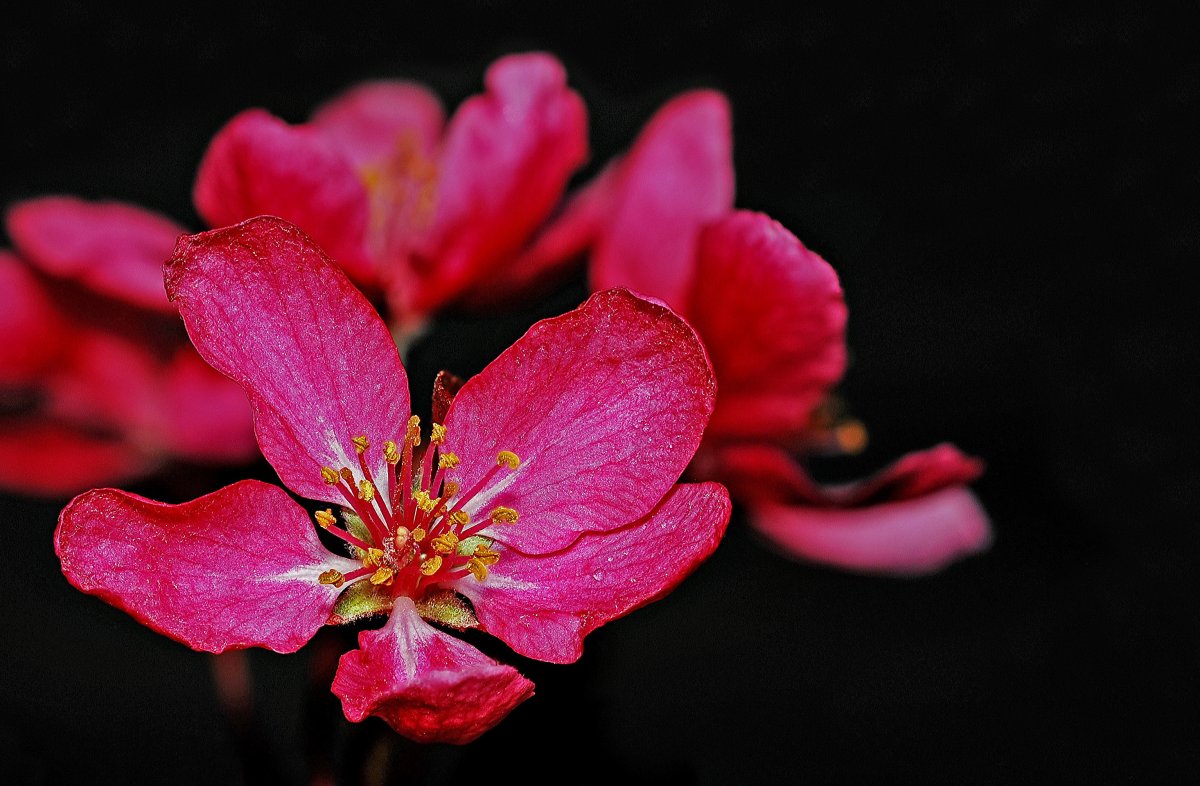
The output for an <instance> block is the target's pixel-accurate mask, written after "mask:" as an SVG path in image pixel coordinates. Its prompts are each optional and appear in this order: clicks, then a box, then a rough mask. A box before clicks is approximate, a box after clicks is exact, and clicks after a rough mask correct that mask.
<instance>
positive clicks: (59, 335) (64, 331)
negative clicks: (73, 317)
mask: <svg viewBox="0 0 1200 786" xmlns="http://www.w3.org/2000/svg"><path fill="white" fill-rule="evenodd" d="M164 300H165V299H164ZM69 339H70V333H69V332H68V328H67V324H66V321H65V320H64V319H63V317H62V315H61V314H59V312H58V309H56V308H55V307H54V304H53V303H52V302H51V300H50V297H49V296H48V294H47V293H46V291H45V289H44V288H43V287H42V284H41V282H39V281H38V280H37V278H36V277H35V276H34V275H33V274H32V273H31V272H30V271H29V269H28V268H27V267H26V266H25V265H24V264H22V263H21V260H19V259H18V258H17V257H16V256H14V255H13V254H9V253H7V252H4V251H0V385H29V384H34V383H36V382H37V380H38V379H39V378H40V377H41V375H42V373H43V372H44V371H46V370H47V369H48V368H49V367H50V366H51V365H52V364H53V363H54V361H55V360H56V359H57V358H58V356H59V354H60V352H61V351H62V349H63V347H64V346H65V345H66V344H67V342H68V340H69Z"/></svg>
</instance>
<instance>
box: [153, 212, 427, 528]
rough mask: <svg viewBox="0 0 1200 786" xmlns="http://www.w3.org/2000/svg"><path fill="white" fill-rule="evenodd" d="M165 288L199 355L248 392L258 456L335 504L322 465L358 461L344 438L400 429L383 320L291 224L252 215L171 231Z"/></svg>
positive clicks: (379, 471)
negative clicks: (188, 231) (194, 231)
mask: <svg viewBox="0 0 1200 786" xmlns="http://www.w3.org/2000/svg"><path fill="white" fill-rule="evenodd" d="M166 275H167V292H168V294H169V295H170V297H171V300H172V301H174V302H175V303H176V305H178V306H179V312H180V314H181V315H182V316H183V321H184V324H185V325H186V326H187V329H188V333H189V335H190V336H191V338H192V342H193V343H194V344H195V345H196V348H197V349H198V350H199V352H200V354H201V356H202V357H203V358H204V359H205V360H207V361H208V362H209V363H210V364H212V366H213V367H214V368H216V369H217V370H218V371H220V372H221V373H223V374H225V375H227V376H229V377H231V378H232V379H233V380H234V381H236V382H239V383H240V384H241V385H242V387H243V388H245V389H246V392H247V393H248V394H249V396H250V403H251V407H252V408H253V410H254V426H255V433H256V434H257V436H258V444H259V447H261V448H262V451H263V455H265V456H266V458H267V460H268V461H270V462H271V465H272V466H274V467H275V470H276V471H277V472H278V473H279V476H280V478H282V479H283V482H284V483H285V484H287V486H288V487H289V488H291V489H292V490H293V491H295V492H296V493H297V494H300V495H302V496H306V497H310V498H312V499H322V500H326V501H329V502H334V503H338V504H340V503H341V501H342V499H341V497H340V496H339V495H338V493H337V491H336V490H335V489H334V488H333V487H332V486H328V485H326V484H325V483H324V482H323V481H322V479H321V468H322V467H323V466H328V467H332V468H333V469H339V468H340V467H343V466H348V467H352V468H353V467H356V466H357V457H356V454H355V451H354V444H353V443H352V442H351V440H352V438H353V437H355V436H358V435H366V436H367V437H368V439H369V440H370V442H371V444H372V445H373V446H374V448H373V451H372V454H371V455H372V458H373V463H372V464H371V465H370V466H371V469H372V472H373V473H374V476H375V478H376V480H378V481H379V482H380V483H383V482H385V480H384V479H385V478H386V477H387V473H386V465H385V463H384V461H383V452H382V450H381V447H382V445H383V443H384V441H385V440H391V439H396V438H397V437H402V436H403V434H404V428H405V422H406V421H407V419H408V415H409V399H408V382H407V378H406V376H405V373H404V367H403V366H402V365H401V364H400V358H399V355H398V354H397V352H396V345H395V343H393V341H392V338H391V336H390V335H389V334H388V330H387V326H386V325H384V323H383V320H381V319H380V318H379V315H378V314H376V313H375V310H374V309H373V308H372V307H371V304H370V303H368V302H367V300H366V298H364V297H363V296H362V293H360V292H359V291H358V290H357V289H355V288H354V285H353V284H351V283H350V281H349V280H347V278H346V276H345V275H344V274H343V273H342V271H341V270H339V269H338V268H337V266H335V265H334V264H332V263H331V262H330V260H329V258H328V257H326V256H325V254H324V253H322V252H321V250H320V249H319V248H317V246H316V245H315V244H313V242H312V241H311V240H310V239H309V238H308V237H307V236H305V235H304V233H303V232H301V231H300V230H298V229H297V228H296V227H294V226H292V225H291V224H288V223H287V222H286V221H282V220H280V219H278V218H270V217H264V218H257V219H252V220H250V221H246V222H245V223H242V224H239V225H237V226H234V227H230V228H228V229H219V230H214V231H212V232H205V233H203V234H199V235H191V236H189V237H184V238H182V239H180V241H179V246H178V247H177V248H176V251H175V256H174V258H173V259H171V261H170V262H169V263H168V264H167V272H166Z"/></svg>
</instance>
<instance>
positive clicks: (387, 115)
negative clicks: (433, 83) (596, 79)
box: [309, 80, 445, 171]
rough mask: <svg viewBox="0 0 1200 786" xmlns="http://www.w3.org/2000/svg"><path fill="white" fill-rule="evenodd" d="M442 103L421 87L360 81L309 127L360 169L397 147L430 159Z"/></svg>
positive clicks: (439, 129) (324, 108)
mask: <svg viewBox="0 0 1200 786" xmlns="http://www.w3.org/2000/svg"><path fill="white" fill-rule="evenodd" d="M444 123H445V115H444V113H443V111H442V102H441V101H440V100H438V97H437V96H436V95H434V94H433V93H431V92H430V91H429V90H428V89H427V88H426V87H424V86H423V85H420V84H417V83H416V82H406V81H400V80H396V81H379V82H364V83H362V84H360V85H356V86H354V87H352V88H350V89H349V90H347V91H346V92H344V93H342V94H341V95H338V96H335V97H334V98H332V99H330V100H329V101H328V102H326V103H325V104H323V105H321V106H320V107H319V108H318V109H317V111H316V112H314V113H313V116H312V120H311V121H310V123H309V125H310V126H312V127H313V128H314V129H316V130H317V131H319V132H321V134H323V135H324V136H325V137H326V138H327V139H328V140H329V141H330V142H332V143H333V144H334V145H335V146H336V147H337V148H338V150H340V151H341V152H342V153H344V154H345V155H346V157H347V158H349V159H350V162H351V163H352V164H353V165H354V167H355V168H356V169H358V170H360V171H361V170H362V169H363V168H365V167H369V166H373V165H377V164H378V163H379V162H381V161H383V160H385V159H387V158H388V156H390V155H392V154H393V153H394V152H395V150H396V146H397V145H398V144H413V145H414V146H415V147H416V149H418V150H420V151H421V152H422V153H423V154H424V155H425V156H427V157H428V156H432V155H433V154H434V153H435V152H436V150H437V146H438V142H439V140H440V139H441V135H442V126H443V124H444Z"/></svg>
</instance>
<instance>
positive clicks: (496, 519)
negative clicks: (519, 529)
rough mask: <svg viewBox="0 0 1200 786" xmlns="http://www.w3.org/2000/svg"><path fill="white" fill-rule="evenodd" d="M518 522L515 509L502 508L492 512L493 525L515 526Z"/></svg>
mask: <svg viewBox="0 0 1200 786" xmlns="http://www.w3.org/2000/svg"><path fill="white" fill-rule="evenodd" d="M516 520H517V511H516V510H514V509H513V508H506V507H504V506H500V507H498V508H496V509H495V510H493V511H492V523H493V524H513V523H515V522H516Z"/></svg>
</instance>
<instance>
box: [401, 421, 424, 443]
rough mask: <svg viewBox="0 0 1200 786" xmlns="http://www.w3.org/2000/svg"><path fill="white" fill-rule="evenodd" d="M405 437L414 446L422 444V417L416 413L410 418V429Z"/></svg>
mask: <svg viewBox="0 0 1200 786" xmlns="http://www.w3.org/2000/svg"><path fill="white" fill-rule="evenodd" d="M404 438H405V439H406V440H408V444H410V445H412V446H413V447H414V448H415V447H417V446H418V445H420V444H421V419H420V418H419V417H417V416H416V415H413V416H412V417H410V418H409V419H408V429H407V430H406V431H405V433H404Z"/></svg>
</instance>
